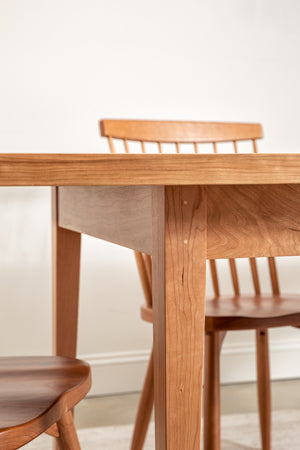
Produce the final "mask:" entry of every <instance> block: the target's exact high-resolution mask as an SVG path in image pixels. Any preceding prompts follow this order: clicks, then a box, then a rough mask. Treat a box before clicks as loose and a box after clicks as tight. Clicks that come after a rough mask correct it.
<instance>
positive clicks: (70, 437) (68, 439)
mask: <svg viewBox="0 0 300 450" xmlns="http://www.w3.org/2000/svg"><path fill="white" fill-rule="evenodd" d="M57 427H58V431H59V437H58V438H57V439H56V442H57V444H58V448H59V449H60V450H80V444H79V441H78V437H77V433H76V429H75V426H74V422H73V415H72V413H71V411H68V412H66V414H64V415H63V417H62V418H61V419H60V420H59V421H58V422H57Z"/></svg>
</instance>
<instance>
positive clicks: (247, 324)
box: [141, 295, 300, 331]
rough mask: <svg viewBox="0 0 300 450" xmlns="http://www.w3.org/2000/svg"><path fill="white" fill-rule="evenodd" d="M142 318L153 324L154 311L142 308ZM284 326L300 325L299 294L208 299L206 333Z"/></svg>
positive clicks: (223, 296) (224, 296)
mask: <svg viewBox="0 0 300 450" xmlns="http://www.w3.org/2000/svg"><path fill="white" fill-rule="evenodd" d="M141 317H142V319H143V320H145V321H146V322H150V323H152V321H153V317H152V308H147V307H146V306H142V308H141ZM284 326H300V295H278V296H275V295H260V296H257V295H240V296H226V295H222V296H220V297H218V298H215V297H214V298H208V299H207V300H206V311H205V330H206V331H218V330H220V331H221V330H224V331H229V330H245V329H248V330H251V329H257V328H272V327H284Z"/></svg>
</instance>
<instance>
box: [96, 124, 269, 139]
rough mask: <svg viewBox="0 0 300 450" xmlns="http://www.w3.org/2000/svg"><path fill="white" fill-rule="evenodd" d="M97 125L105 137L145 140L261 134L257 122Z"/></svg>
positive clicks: (215, 137)
mask: <svg viewBox="0 0 300 450" xmlns="http://www.w3.org/2000/svg"><path fill="white" fill-rule="evenodd" d="M100 129H101V135H102V136H105V137H113V138H115V139H128V140H136V141H145V142H166V143H168V142H171V143H174V142H180V143H190V142H199V143H201V142H202V143H210V142H229V141H241V140H253V139H261V138H262V137H263V131H262V127H261V125H260V124H258V123H233V122H232V123H231V122H227V123H226V122H224V123H222V122H182V121H157V120H117V119H103V120H101V121H100ZM212 137H213V138H212Z"/></svg>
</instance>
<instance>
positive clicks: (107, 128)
mask: <svg viewBox="0 0 300 450" xmlns="http://www.w3.org/2000/svg"><path fill="white" fill-rule="evenodd" d="M100 128H101V134H102V135H103V136H106V137H107V138H108V141H109V147H110V151H111V153H112V154H114V153H116V152H117V150H118V151H119V149H120V146H119V145H118V147H117V146H116V143H117V142H116V141H117V140H118V141H121V143H122V144H123V151H125V153H127V154H129V153H130V152H131V151H132V147H133V145H132V141H139V144H140V151H141V152H142V153H147V151H149V147H148V145H146V144H147V143H148V142H149V141H151V142H153V143H155V145H156V146H157V151H158V152H159V153H162V152H163V149H164V148H165V147H163V145H162V144H165V143H172V144H173V147H174V151H175V152H176V153H180V151H181V149H182V144H183V143H190V144H192V151H193V152H194V153H196V154H197V155H196V158H201V155H198V153H200V152H201V150H202V149H203V147H202V146H201V145H200V144H202V143H210V144H212V145H211V150H212V151H213V152H214V153H215V154H216V153H218V149H219V146H218V145H217V143H219V142H227V141H232V150H233V152H234V153H235V154H237V153H238V152H239V145H238V142H239V141H240V140H250V141H252V146H253V152H254V154H255V155H254V158H257V157H258V155H257V144H256V140H257V139H260V138H262V129H261V126H260V125H258V124H237V123H236V124H233V123H231V124H229V123H208V122H192V123H191V122H168V121H135V120H130V121H128V120H103V121H101V123H100ZM152 148H153V147H152ZM128 156H130V155H128ZM145 156H146V155H145ZM160 156H162V155H160ZM177 156H179V155H177ZM215 156H217V155H215ZM223 156H224V155H222V158H220V160H219V161H220V163H221V161H222V163H223V165H222V169H223V170H224V174H226V175H228V173H227V167H226V163H225V159H224V158H223ZM196 158H195V162H196ZM234 158H239V155H234ZM199 161H200V159H199ZM227 161H228V160H227ZM231 161H232V162H233V161H237V160H236V159H234V160H233V159H232V160H231ZM251 161H252V162H253V161H256V162H257V161H258V160H257V159H256V160H255V159H253V158H249V159H247V158H245V159H244V163H246V164H250V165H251V164H252V163H251ZM186 167H187V166H186V165H185V166H184V168H185V169H186ZM232 167H233V166H232ZM249 167H250V166H248V167H247V168H246V167H245V170H248V169H249ZM220 169H221V167H220ZM279 171H280V172H281V169H279ZM172 175H173V174H172ZM209 175H210V181H208V182H207V183H205V184H206V188H205V190H204V189H203V198H205V203H206V205H207V213H205V214H204V216H206V217H205V222H206V223H205V227H206V229H207V231H206V234H207V237H206V244H204V243H203V245H206V258H209V259H210V268H211V275H212V282H213V288H214V293H215V296H214V298H213V300H212V301H209V300H208V302H207V308H206V321H205V330H206V375H205V379H206V382H205V396H204V448H205V450H219V449H220V445H221V434H220V385H219V378H220V374H219V369H220V361H219V357H220V349H221V345H222V342H223V340H224V337H225V331H227V330H231V329H248V328H257V341H256V342H257V364H258V365H260V366H259V367H258V371H257V375H258V392H259V396H260V399H259V407H260V408H259V412H260V423H261V434H262V444H263V449H264V450H270V445H271V444H270V442H271V440H270V436H271V432H270V430H271V427H270V424H271V408H270V385H268V386H267V384H268V383H270V375H269V363H268V358H269V355H268V340H267V330H266V329H265V328H264V327H269V326H284V325H298V324H299V317H300V315H299V312H298V308H297V303H298V300H299V296H296V297H295V298H286V297H284V298H283V297H280V295H279V294H280V292H279V283H278V277H277V271H276V265H275V261H274V258H273V256H275V255H289V254H290V255H297V254H299V253H300V240H299V231H300V229H299V210H300V195H299V194H300V190H299V186H297V185H293V184H292V183H289V184H285V185H284V186H282V185H280V184H279V183H276V182H275V178H273V181H271V183H272V186H270V185H268V183H270V179H269V178H268V177H267V178H265V177H262V178H261V181H260V182H259V183H258V184H259V185H256V183H255V182H254V183H253V182H251V186H248V185H247V184H248V181H249V173H248V174H247V175H246V176H245V173H240V180H242V181H241V183H236V182H234V183H230V182H229V183H228V184H231V185H229V186H228V185H227V186H226V184H227V182H226V181H224V180H223V181H221V179H220V178H218V181H217V180H216V177H215V174H213V173H212V172H210V173H209ZM219 175H220V173H219ZM260 175H262V172H260ZM277 175H278V174H277ZM166 180H167V178H166ZM189 180H190V184H193V181H194V180H193V178H189ZM263 180H264V181H263ZM198 182H199V179H198V181H197V182H195V184H196V183H198ZM164 184H165V185H166V184H168V183H167V181H166V182H165V183H164ZM174 184H175V183H174ZM200 184H202V183H200ZM214 184H219V186H213V185H214ZM237 184H239V185H237ZM164 189H166V187H165V188H164ZM174 189H175V187H174ZM158 192H160V200H159V201H158V203H157V204H160V206H161V203H160V202H162V203H163V201H165V200H163V199H165V197H163V193H162V191H158V190H157V189H156V188H154V189H153V201H154V203H153V205H155V200H156V201H157V199H158V197H157V195H158ZM170 192H171V190H170ZM164 195H166V193H164ZM173 197H175V196H174V195H173ZM200 197H201V196H199V200H200ZM189 203H190V202H189V201H188V200H187V199H183V198H182V199H181V203H180V202H179V203H178V208H177V209H178V211H180V213H178V215H177V217H176V221H175V228H174V229H175V230H176V232H175V235H176V237H177V239H176V240H175V239H174V248H173V251H172V252H171V255H172V257H173V258H177V264H176V265H175V268H174V267H173V266H170V267H169V270H168V272H166V273H165V274H164V276H165V278H164V280H162V281H161V284H162V285H164V286H165V289H166V290H165V302H166V303H165V305H166V306H163V300H162V298H163V297H162V294H161V298H160V302H161V303H160V310H159V312H160V314H158V313H157V316H156V318H155V312H154V308H155V302H157V301H158V298H159V295H158V293H157V292H156V291H155V289H154V287H155V282H156V281H155V280H156V278H155V277H154V279H153V293H152V289H151V269H150V270H149V267H150V268H151V259H150V256H149V255H145V254H141V253H138V252H136V261H137V266H138V270H139V274H140V278H141V283H142V287H143V291H144V294H145V299H146V305H145V306H144V307H142V308H141V315H142V318H143V319H144V320H146V321H148V322H151V321H152V320H153V323H154V381H155V383H157V382H158V383H160V385H159V386H158V387H157V386H156V385H154V389H155V393H157V395H155V400H156V405H157V402H158V398H159V397H161V395H163V397H162V398H163V400H160V401H159V402H160V403H159V404H158V409H159V410H158V411H157V412H156V446H157V448H172V449H173V448H180V447H177V445H179V446H180V445H181V446H184V447H187V446H188V447H189V448H195V449H198V448H199V446H200V443H199V441H198V429H197V427H194V428H193V429H192V433H191V432H190V431H191V430H190V429H189V426H193V418H194V417H195V416H193V417H192V416H190V417H189V420H188V421H187V422H185V420H184V419H186V418H187V415H188V414H189V413H190V411H188V410H187V409H186V410H184V408H183V410H184V411H185V414H186V416H185V418H182V417H181V415H180V412H181V409H177V411H175V412H174V411H173V410H172V409H171V407H172V406H173V404H172V403H171V402H168V399H169V398H174V396H176V390H180V389H181V387H183V386H184V384H183V383H181V384H176V383H174V385H172V381H171V379H172V375H173V372H171V371H170V372H169V373H168V370H167V369H166V375H165V379H164V380H161V379H160V378H159V375H158V373H157V372H158V369H157V368H159V371H160V373H161V372H163V369H164V366H163V364H167V361H168V355H167V349H168V343H167V340H168V335H167V321H168V319H170V317H172V313H173V314H174V311H172V312H171V310H170V311H169V312H168V311H167V305H168V296H167V292H168V291H167V286H168V284H167V276H170V274H172V275H173V276H174V274H176V268H177V266H180V256H179V254H178V251H179V249H180V248H181V245H182V235H181V232H182V230H183V229H184V228H185V226H186V224H185V218H184V214H183V212H184V210H185V208H184V207H185V206H188V205H189ZM161 208H162V214H161V217H163V216H164V214H165V217H168V215H169V213H170V210H172V207H171V208H170V207H169V205H168V204H167V203H165V208H163V207H162V206H161ZM152 214H153V220H154V222H155V221H156V220H157V209H155V207H153V211H152ZM165 220H166V219H165ZM193 220H194V218H193V219H192V217H190V218H189V220H188V222H189V223H190V224H191V223H192V221H193ZM160 221H161V225H160V230H159V232H160V233H161V234H160V235H159V238H158V234H157V233H155V230H156V228H155V225H154V226H153V261H154V259H155V256H156V255H155V246H156V245H157V243H156V242H155V239H158V240H159V241H160V245H161V248H163V246H164V245H165V251H164V253H162V250H161V253H160V260H166V258H167V250H166V234H165V236H163V232H162V229H163V228H164V227H165V226H166V222H165V221H163V220H162V219H161V218H160ZM157 223H158V222H156V224H157ZM202 226H203V224H202V223H201V221H199V222H198V227H199V228H200V229H201V227H202ZM183 242H184V243H186V244H188V242H189V241H188V239H183ZM189 256H190V258H189V259H188V264H187V268H190V265H193V264H194V263H195V261H194V258H192V257H191V253H190V255H189ZM257 256H268V257H269V258H268V261H269V269H270V277H271V284H272V295H269V296H262V295H261V291H260V283H259V276H258V271H257V264H256V259H255V257H257ZM239 257H250V267H251V274H252V279H253V285H254V290H255V295H254V296H253V295H252V296H249V295H243V296H241V293H240V286H239V279H238V272H237V267H236V261H235V259H234V258H239ZM214 258H229V266H230V274H231V279H232V285H233V290H234V296H233V297H231V298H225V297H223V296H222V298H221V297H220V289H219V281H218V273H217V266H216V261H215V260H214ZM178 260H179V262H178ZM149 261H150V264H149ZM194 265H196V266H197V264H194ZM163 269H164V268H163V266H160V270H161V271H163ZM191 273H193V270H192V271H191ZM198 275H199V277H200V278H201V277H202V276H203V273H202V267H201V266H200V273H199V274H198ZM185 276H186V273H185V269H184V268H183V270H182V272H181V277H182V282H183V281H184V278H185ZM178 278H179V277H178ZM201 281H202V283H203V279H202V280H201ZM186 284H187V289H188V291H187V292H189V293H190V292H193V288H194V284H193V280H192V278H189V277H188V278H187V283H186ZM177 286H178V282H177V283H176V282H174V280H173V288H174V289H175V294H174V298H176V294H178V293H179V295H178V297H177V301H178V304H177V305H176V307H177V310H179V311H181V310H185V307H186V305H185V301H186V300H185V296H184V290H183V291H182V292H181V293H180V289H178V292H177V291H176V288H177ZM203 289H205V287H203ZM152 294H153V296H152ZM156 296H157V298H155V297H156ZM244 300H245V303H244ZM195 301H196V299H195V300H192V302H195ZM263 301H265V302H266V304H264V305H262V304H261V303H262V302H263ZM200 302H202V298H201V297H200ZM226 302H227V303H226ZM194 306H195V305H194ZM175 309H176V308H175ZM223 311H224V314H223ZM152 312H153V314H152ZM164 316H165V319H164V320H163V318H164ZM175 317H176V314H175ZM185 318H188V314H187V315H186V316H185ZM194 320H196V316H195V315H194ZM159 321H160V322H159ZM164 321H165V322H164ZM184 323H185V321H184V320H180V321H178V322H177V323H176V321H175V322H174V323H172V327H171V329H172V331H173V336H172V337H173V339H174V340H175V341H176V338H177V336H178V335H180V330H181V327H183V324H184ZM193 326H194V324H193V325H192V324H188V330H187V333H189V332H190V331H191V330H193ZM199 326H200V332H201V331H202V332H203V328H202V324H201V323H200V324H199ZM178 327H179V328H178ZM160 330H161V335H159V331H160ZM220 330H224V331H220ZM156 335H157V336H158V338H157V340H159V341H160V343H161V346H160V352H163V351H164V352H165V356H164V360H163V361H162V360H161V359H160V355H159V351H158V349H157V348H156V346H155V340H156ZM202 338H203V335H202V336H201V343H203V340H202ZM191 342H192V341H190V345H191ZM192 344H194V342H193V343H192ZM170 347H171V348H172V346H171V345H170ZM175 348H176V345H173V349H174V357H173V358H172V362H173V363H177V372H176V376H178V375H179V374H180V370H183V364H181V363H183V360H184V362H188V358H185V357H183V354H184V352H183V351H182V348H180V345H178V346H177V349H176V351H175ZM175 355H176V357H175ZM151 358H152V357H151ZM151 361H152V359H151ZM179 361H180V363H179ZM166 367H167V368H168V366H166ZM172 368H173V366H172ZM194 369H195V367H194V368H192V369H191V371H192V372H193V373H194ZM149 370H151V365H149V367H148V371H147V377H146V380H145V385H144V388H143V393H142V397H141V402H140V405H139V410H138V414H137V420H136V424H135V428H134V433H133V439H132V446H131V449H132V450H140V449H141V448H142V446H143V440H144V437H145V429H146V427H147V426H148V422H149V416H150V412H151V408H152V405H151V404H150V402H149V401H145V399H147V398H149V396H147V393H148V392H151V390H152V387H151V386H150V383H152V382H153V379H152V378H151V377H150V376H149ZM155 371H157V372H155ZM200 377H201V375H200ZM157 380H158V381H157ZM191 380H192V377H190V381H191ZM180 381H181V380H180V379H179V378H178V383H180ZM168 385H170V386H172V391H169V390H168ZM195 392H196V395H197V390H196V391H195ZM181 393H182V398H183V397H184V395H185V399H184V400H183V401H186V402H187V403H188V402H189V395H188V394H186V393H185V391H184V389H182V391H181ZM164 403H165V405H166V406H164ZM174 404H176V405H177V407H178V406H179V405H180V401H176V402H174ZM161 407H163V408H166V409H167V417H166V418H165V416H164V414H163V413H164V411H162V412H161ZM198 408H199V409H200V403H199V405H198ZM156 409H157V408H156ZM180 419H181V420H180ZM177 420H178V422H177ZM174 424H176V426H177V431H178V430H179V427H181V430H180V432H179V433H178V435H177V436H176V439H174V440H173V428H172V427H171V425H172V426H174ZM199 424H200V423H199ZM166 430H167V431H168V433H167V435H166ZM193 432H194V433H195V434H194V435H193ZM164 445H166V447H164ZM169 446H170V447H169Z"/></svg>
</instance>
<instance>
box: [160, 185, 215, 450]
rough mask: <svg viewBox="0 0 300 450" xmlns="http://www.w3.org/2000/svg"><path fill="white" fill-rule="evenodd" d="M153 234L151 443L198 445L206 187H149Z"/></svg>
mask: <svg viewBox="0 0 300 450" xmlns="http://www.w3.org/2000/svg"><path fill="white" fill-rule="evenodd" d="M153 236H155V239H153V253H152V255H153V256H152V261H153V266H152V271H153V328H154V330H153V336H154V338H153V354H154V399H155V423H156V448H157V449H165V448H166V449H169V450H171V449H172V450H175V449H182V448H185V449H187V448H194V449H198V448H200V424H201V408H200V405H201V399H202V372H203V351H204V342H203V335H204V309H205V283H206V250H205V249H206V195H205V191H204V190H203V189H202V188H201V187H199V186H184V187H180V186H177V187H176V186H175V187H157V188H156V189H154V193H153ZM191 260H192V261H193V264H191V263H190V261H191ZM166 431H167V433H168V434H167V435H166Z"/></svg>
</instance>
